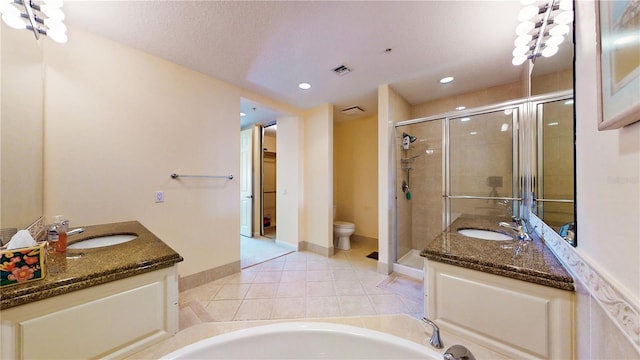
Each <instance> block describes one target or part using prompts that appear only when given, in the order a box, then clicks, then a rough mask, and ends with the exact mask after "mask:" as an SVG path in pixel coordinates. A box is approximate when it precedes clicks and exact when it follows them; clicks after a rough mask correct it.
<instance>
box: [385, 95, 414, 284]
mask: <svg viewBox="0 0 640 360" xmlns="http://www.w3.org/2000/svg"><path fill="white" fill-rule="evenodd" d="M410 116H411V105H410V104H409V103H408V102H407V101H406V100H405V99H403V98H402V96H400V94H398V93H397V92H396V91H395V90H394V89H393V88H392V87H391V86H389V85H380V86H379V87H378V253H379V255H378V259H379V260H378V272H381V273H390V272H391V271H392V269H393V263H394V262H395V248H394V246H395V245H394V232H395V229H394V226H395V224H394V223H395V218H396V206H395V190H394V189H395V187H396V186H397V184H396V179H395V178H394V171H393V167H394V166H395V161H394V159H395V156H396V151H397V150H398V149H395V148H392V147H391V144H393V143H394V140H393V137H394V136H395V129H394V126H393V124H394V123H396V122H398V121H403V120H407V119H409V117H410ZM390 148H391V149H393V151H391V153H390V152H389V149H390ZM398 226H401V224H398ZM407 226H408V227H410V224H407Z"/></svg>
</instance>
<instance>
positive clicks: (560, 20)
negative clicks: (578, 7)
mask: <svg viewBox="0 0 640 360" xmlns="http://www.w3.org/2000/svg"><path fill="white" fill-rule="evenodd" d="M553 22H554V23H556V24H563V25H567V24H570V23H571V22H573V11H572V10H569V11H563V12H561V13H560V14H558V15H557V16H556V17H555V18H553Z"/></svg>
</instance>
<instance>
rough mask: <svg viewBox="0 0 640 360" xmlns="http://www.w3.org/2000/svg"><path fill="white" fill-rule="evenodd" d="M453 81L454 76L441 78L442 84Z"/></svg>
mask: <svg viewBox="0 0 640 360" xmlns="http://www.w3.org/2000/svg"><path fill="white" fill-rule="evenodd" d="M452 81H453V76H446V77H443V78H442V79H440V84H448V83H450V82H452Z"/></svg>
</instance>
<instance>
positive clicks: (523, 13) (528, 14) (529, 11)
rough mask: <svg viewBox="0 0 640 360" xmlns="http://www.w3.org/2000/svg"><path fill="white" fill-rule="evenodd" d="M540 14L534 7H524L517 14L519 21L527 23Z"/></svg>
mask: <svg viewBox="0 0 640 360" xmlns="http://www.w3.org/2000/svg"><path fill="white" fill-rule="evenodd" d="M539 13H540V9H539V8H538V7H537V6H535V5H529V6H525V7H523V8H522V9H520V12H519V13H518V20H519V21H527V20H531V19H533V18H534V17H535V16H536V15H538V14H539Z"/></svg>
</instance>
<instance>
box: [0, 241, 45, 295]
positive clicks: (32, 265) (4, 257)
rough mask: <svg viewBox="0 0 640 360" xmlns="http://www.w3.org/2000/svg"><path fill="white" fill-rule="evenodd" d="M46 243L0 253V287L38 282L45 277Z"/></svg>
mask: <svg viewBox="0 0 640 360" xmlns="http://www.w3.org/2000/svg"><path fill="white" fill-rule="evenodd" d="M46 246H47V242H46V241H43V242H41V243H39V244H38V245H37V246H33V247H26V248H21V249H13V250H4V249H3V250H1V251H0V273H1V276H0V286H7V285H15V284H22V283H25V282H27V281H33V280H40V279H43V278H44V277H45V275H46V258H47V250H46Z"/></svg>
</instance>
